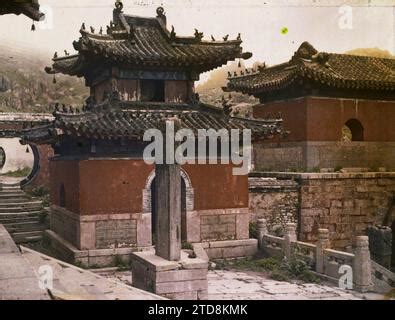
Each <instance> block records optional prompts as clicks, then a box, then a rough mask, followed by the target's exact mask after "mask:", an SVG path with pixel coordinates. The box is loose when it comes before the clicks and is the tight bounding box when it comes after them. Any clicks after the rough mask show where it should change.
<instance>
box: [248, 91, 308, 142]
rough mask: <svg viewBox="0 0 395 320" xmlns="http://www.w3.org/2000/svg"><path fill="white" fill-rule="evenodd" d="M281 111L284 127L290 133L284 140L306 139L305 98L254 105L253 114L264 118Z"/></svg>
mask: <svg viewBox="0 0 395 320" xmlns="http://www.w3.org/2000/svg"><path fill="white" fill-rule="evenodd" d="M279 112H281V114H282V118H283V119H284V128H285V129H286V130H289V131H290V132H291V134H290V135H289V136H288V137H287V138H286V141H306V139H307V127H306V126H307V102H306V99H305V98H299V99H294V100H288V101H279V102H271V103H267V104H265V105H261V104H260V105H256V106H254V108H253V114H254V117H256V118H266V116H267V115H269V114H271V115H276V114H277V113H279Z"/></svg>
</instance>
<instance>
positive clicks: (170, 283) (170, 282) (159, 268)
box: [131, 252, 208, 300]
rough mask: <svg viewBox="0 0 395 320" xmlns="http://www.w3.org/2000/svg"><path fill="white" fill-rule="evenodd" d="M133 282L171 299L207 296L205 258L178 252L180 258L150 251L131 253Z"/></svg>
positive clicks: (195, 298) (192, 298)
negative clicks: (169, 258) (173, 258)
mask: <svg viewBox="0 0 395 320" xmlns="http://www.w3.org/2000/svg"><path fill="white" fill-rule="evenodd" d="M131 260H132V273H133V279H132V283H133V286H134V287H136V288H139V289H142V290H145V291H149V292H152V293H155V294H158V295H161V296H163V297H165V298H169V299H173V300H207V290H208V282H207V272H208V262H207V261H205V260H202V259H199V258H194V259H191V258H189V257H188V254H187V253H185V252H181V258H180V260H179V261H169V260H165V259H163V258H161V257H159V256H157V255H155V254H154V253H153V252H139V253H133V254H132V256H131Z"/></svg>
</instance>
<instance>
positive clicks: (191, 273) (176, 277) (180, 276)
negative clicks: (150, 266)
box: [156, 268, 207, 283]
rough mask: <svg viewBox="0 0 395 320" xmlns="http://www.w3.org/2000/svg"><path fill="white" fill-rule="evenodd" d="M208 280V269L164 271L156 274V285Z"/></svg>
mask: <svg viewBox="0 0 395 320" xmlns="http://www.w3.org/2000/svg"><path fill="white" fill-rule="evenodd" d="M205 279H207V268H205V269H191V270H175V271H164V272H158V273H157V274H156V283H163V282H173V281H174V282H180V281H190V280H205Z"/></svg>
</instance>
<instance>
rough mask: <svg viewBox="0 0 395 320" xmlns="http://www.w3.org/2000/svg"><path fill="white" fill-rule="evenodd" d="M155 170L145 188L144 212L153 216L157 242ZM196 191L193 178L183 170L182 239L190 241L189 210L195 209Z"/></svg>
mask: <svg viewBox="0 0 395 320" xmlns="http://www.w3.org/2000/svg"><path fill="white" fill-rule="evenodd" d="M155 192H156V190H155V171H152V172H151V174H150V175H149V176H148V178H147V182H146V185H145V188H144V190H143V204H142V205H143V214H147V215H148V214H149V215H150V216H151V233H152V243H153V244H155V240H156V239H155V226H156V222H157V213H156V212H155V202H154V201H155V199H156V197H155ZM194 202H195V192H194V189H193V187H192V183H191V179H190V178H189V176H188V174H187V173H186V172H185V170H181V239H182V241H188V212H191V211H193V210H194Z"/></svg>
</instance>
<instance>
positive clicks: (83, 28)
mask: <svg viewBox="0 0 395 320" xmlns="http://www.w3.org/2000/svg"><path fill="white" fill-rule="evenodd" d="M85 29H86V27H85V22H83V23H82V26H81V30H85Z"/></svg>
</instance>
